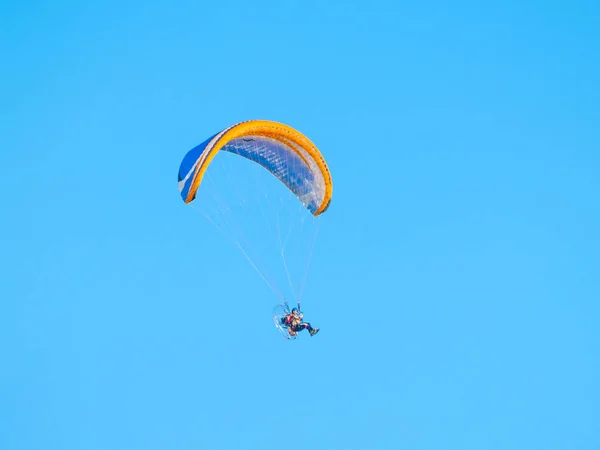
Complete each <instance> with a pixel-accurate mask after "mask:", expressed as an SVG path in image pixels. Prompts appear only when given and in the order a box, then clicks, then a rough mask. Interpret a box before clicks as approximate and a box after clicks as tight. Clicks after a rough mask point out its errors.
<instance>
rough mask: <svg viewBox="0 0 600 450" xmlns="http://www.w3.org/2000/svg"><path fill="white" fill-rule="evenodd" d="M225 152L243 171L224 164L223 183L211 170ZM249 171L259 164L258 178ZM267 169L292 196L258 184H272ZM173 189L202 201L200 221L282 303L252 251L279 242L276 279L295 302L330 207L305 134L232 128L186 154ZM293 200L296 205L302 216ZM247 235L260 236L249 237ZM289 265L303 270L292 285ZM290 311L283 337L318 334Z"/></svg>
mask: <svg viewBox="0 0 600 450" xmlns="http://www.w3.org/2000/svg"><path fill="white" fill-rule="evenodd" d="M224 154H230V155H236V157H234V159H235V158H237V156H241V157H242V158H244V159H245V160H246V163H244V165H243V167H241V166H242V164H241V163H240V169H239V173H236V170H235V164H237V162H236V161H234V160H231V159H227V158H225V159H222V161H223V164H227V163H228V164H229V166H227V167H226V168H225V169H224V173H225V175H224V176H223V180H219V173H218V171H217V170H216V169H215V170H214V171H213V168H214V164H215V163H214V162H213V160H216V159H215V158H216V157H217V156H218V155H224ZM219 157H221V156H219ZM249 162H253V163H255V164H248V163H249ZM252 166H254V167H260V169H259V170H260V172H261V173H260V174H256V178H255V179H253V178H252V176H251V173H252V172H251V168H252ZM265 170H266V171H267V172H268V173H270V174H271V175H272V176H274V177H275V179H276V180H278V183H279V186H281V187H285V188H287V189H285V190H286V191H287V192H289V193H290V194H291V197H292V198H288V197H287V194H285V193H284V192H283V191H282V190H281V189H280V187H279V186H273V185H270V186H263V185H266V183H270V181H269V180H265V179H264V175H263V174H264V173H266V172H265ZM211 175H212V176H211ZM211 183H213V184H212V185H210V184H211ZM208 185H210V186H208ZM178 186H179V192H180V194H181V198H182V200H183V201H184V202H185V203H186V204H192V203H198V200H197V199H200V205H201V207H200V208H201V209H202V212H203V214H204V215H205V217H207V218H208V219H209V221H211V222H212V223H213V224H214V225H215V226H216V227H217V228H218V229H219V230H220V231H221V232H222V233H223V234H224V235H225V236H226V237H227V238H228V239H230V240H231V241H232V242H233V243H234V244H235V245H236V246H237V247H238V249H239V250H240V251H241V252H242V254H243V256H244V257H245V258H246V259H247V260H248V262H249V263H250V264H251V266H252V267H253V268H254V269H255V270H256V272H257V273H258V274H259V275H260V276H261V278H262V279H263V280H264V281H265V282H266V283H267V285H268V286H269V287H270V288H271V290H272V291H273V292H274V293H276V294H277V295H278V296H279V297H281V299H282V300H283V301H284V303H286V302H285V298H286V296H285V295H284V294H283V293H282V292H281V289H280V288H279V287H278V285H277V283H276V282H275V278H277V277H275V276H272V274H271V273H270V272H269V271H268V270H266V269H265V265H264V264H262V261H261V258H260V257H259V256H260V252H257V251H256V248H257V247H259V246H260V245H262V244H265V242H266V241H268V240H269V239H273V240H275V239H276V241H277V252H278V253H280V255H281V258H282V261H283V268H284V269H285V274H282V275H281V276H280V277H279V278H284V279H286V280H287V281H288V282H289V285H290V288H291V291H292V295H293V296H294V297H296V300H297V301H298V303H299V302H300V297H301V296H302V293H303V289H304V286H305V282H306V276H307V273H308V267H309V266H310V261H311V258H312V253H313V249H314V243H315V241H316V236H317V232H318V219H319V216H320V215H321V214H323V213H324V212H325V211H327V209H328V208H329V205H330V202H331V195H332V179H331V174H330V172H329V168H328V166H327V163H326V162H325V159H324V157H323V155H322V154H321V152H320V151H319V150H318V149H317V147H316V146H315V145H314V144H313V143H312V142H311V141H310V140H309V139H308V138H307V137H306V136H305V135H304V134H302V133H300V132H299V131H297V130H295V129H294V128H291V127H289V126H288V125H285V124H282V123H278V122H271V121H266V120H250V121H246V122H240V123H237V124H235V125H232V126H230V127H228V128H225V129H224V130H222V131H220V132H218V133H216V134H214V135H213V136H211V137H209V138H208V139H206V140H205V141H204V142H202V143H201V144H200V145H198V146H196V147H194V148H193V149H191V150H190V151H189V152H188V153H187V154H186V155H185V157H184V158H183V161H182V162H181V165H180V167H179V173H178ZM236 189H237V192H233V194H232V195H231V196H228V194H229V192H228V190H231V191H235V190H236ZM294 203H296V204H299V205H300V206H301V210H300V211H298V209H297V208H296V207H295V205H294ZM240 209H243V213H241V212H240V211H239V210H240ZM254 216H256V217H254ZM307 216H308V217H307ZM309 218H310V219H309ZM286 220H287V223H286ZM286 229H287V232H286ZM251 233H255V234H256V236H257V237H256V238H253V239H249V238H248V235H249V234H251ZM292 252H298V253H300V252H304V253H305V254H307V255H308V256H307V257H296V256H294V257H292V258H290V257H289V254H290V253H292ZM268 261H272V260H271V259H268ZM294 264H297V265H299V266H301V269H302V270H301V271H302V272H303V276H301V277H300V279H301V280H302V281H301V282H299V283H294V280H293V276H292V272H293V271H292V270H291V269H292V268H293V265H294ZM299 270H300V269H299ZM284 275H285V276H284ZM298 285H300V286H298ZM298 287H299V289H298ZM286 304H287V303H286ZM288 313H289V315H288V319H286V320H287V322H286V325H285V329H286V333H287V334H288V335H290V336H293V337H295V336H296V335H297V334H298V332H299V331H301V330H302V329H307V330H308V331H309V333H310V334H311V336H312V335H314V334H316V332H317V331H318V329H316V328H312V326H311V325H310V324H305V323H304V322H302V317H301V315H300V314H301V313H299V311H298V312H297V313H296V315H294V314H293V311H289V309H288ZM283 324H284V323H283V322H281V323H280V324H278V325H277V326H278V327H279V326H282V325H283ZM311 330H313V331H311ZM314 330H317V331H314Z"/></svg>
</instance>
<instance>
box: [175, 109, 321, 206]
mask: <svg viewBox="0 0 600 450" xmlns="http://www.w3.org/2000/svg"><path fill="white" fill-rule="evenodd" d="M219 151H226V152H230V153H235V154H237V155H240V156H242V157H244V158H246V159H249V160H251V161H254V162H255V163H257V164H259V165H261V166H262V167H264V168H265V169H266V170H268V171H269V172H270V173H271V174H273V175H274V176H275V177H277V178H278V179H279V180H280V181H281V182H283V183H284V184H285V185H286V186H287V188H288V189H289V190H290V191H292V192H293V193H294V195H295V196H296V197H297V198H298V200H300V202H302V204H303V205H304V206H305V207H306V208H307V209H308V210H309V211H310V213H311V214H312V215H314V216H318V215H319V214H322V213H323V212H325V211H326V210H327V208H328V206H329V203H330V201H331V193H332V182H331V175H330V173H329V168H328V167H327V164H326V162H325V159H324V158H323V156H322V155H321V153H320V152H319V150H318V149H317V147H316V146H315V145H314V144H313V143H312V142H311V141H310V140H309V139H308V138H307V137H306V136H304V135H303V134H302V133H300V132H298V131H297V130H295V129H293V128H291V127H289V126H287V125H284V124H282V123H278V122H271V121H266V120H250V121H247V122H241V123H238V124H235V125H233V126H231V127H229V128H226V129H224V130H222V131H220V132H219V133H217V134H215V135H213V136H212V137H210V138H208V139H207V140H206V141H204V142H203V143H202V144H200V145H198V146H197V147H195V148H193V149H192V150H190V151H189V152H188V154H187V155H186V156H185V158H184V159H183V161H182V163H181V166H180V168H179V176H178V182H179V191H180V192H181V197H182V199H183V201H184V202H185V203H190V202H192V201H193V200H194V199H195V198H196V193H197V191H198V188H199V186H200V184H201V183H202V178H203V176H204V173H205V172H206V170H207V168H208V166H209V164H210V162H211V161H212V159H213V158H214V157H215V155H216V154H217V153H218V152H219Z"/></svg>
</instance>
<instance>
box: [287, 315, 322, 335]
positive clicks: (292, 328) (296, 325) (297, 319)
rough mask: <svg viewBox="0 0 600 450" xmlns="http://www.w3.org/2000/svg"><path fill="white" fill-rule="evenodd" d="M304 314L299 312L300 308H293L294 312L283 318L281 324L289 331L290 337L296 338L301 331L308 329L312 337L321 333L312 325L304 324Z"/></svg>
mask: <svg viewBox="0 0 600 450" xmlns="http://www.w3.org/2000/svg"><path fill="white" fill-rule="evenodd" d="M303 317H304V314H302V313H301V312H300V311H298V308H293V309H292V312H291V313H289V314H286V315H285V316H283V317H282V319H281V323H282V324H283V325H285V326H286V327H287V329H288V333H290V336H292V337H294V336H296V335H297V334H298V333H299V332H300V331H302V330H304V329H306V330H308V333H309V334H310V335H311V336H314V335H315V334H317V333H318V332H319V329H318V328H313V327H312V326H311V325H310V323H308V322H303V321H302V318H303Z"/></svg>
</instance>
